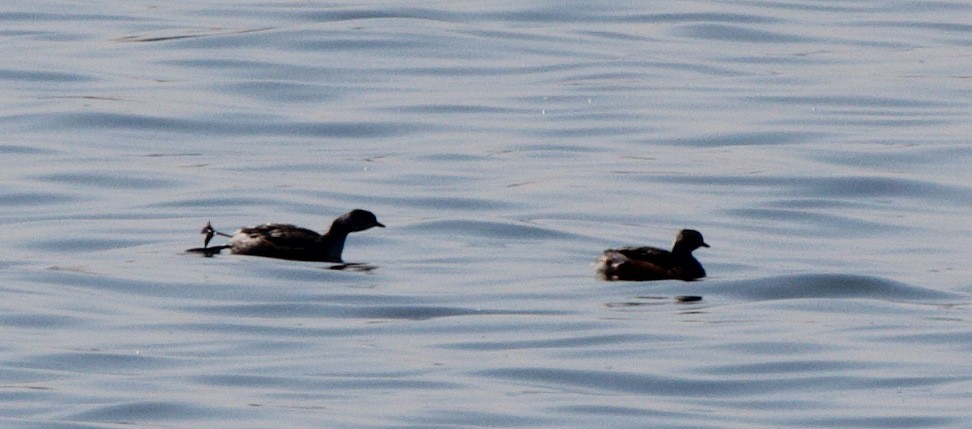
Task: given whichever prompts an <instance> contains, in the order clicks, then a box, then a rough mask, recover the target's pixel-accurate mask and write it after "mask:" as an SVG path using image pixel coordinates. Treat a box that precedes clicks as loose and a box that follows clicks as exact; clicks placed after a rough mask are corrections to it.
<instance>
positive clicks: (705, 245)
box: [700, 241, 709, 247]
mask: <svg viewBox="0 0 972 429" xmlns="http://www.w3.org/2000/svg"><path fill="white" fill-rule="evenodd" d="M700 246H702V247H709V245H708V244H705V242H704V241H703V242H702V244H701V245H700Z"/></svg>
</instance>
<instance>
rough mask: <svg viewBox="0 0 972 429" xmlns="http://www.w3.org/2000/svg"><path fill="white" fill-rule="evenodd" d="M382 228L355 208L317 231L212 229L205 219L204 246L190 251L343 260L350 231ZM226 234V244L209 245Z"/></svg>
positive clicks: (270, 225)
mask: <svg viewBox="0 0 972 429" xmlns="http://www.w3.org/2000/svg"><path fill="white" fill-rule="evenodd" d="M376 226H377V227H380V228H384V227H385V225H382V224H381V222H378V218H377V217H376V216H375V214H374V213H372V212H369V211H367V210H361V209H355V210H351V211H350V212H347V213H345V214H343V215H341V216H339V217H338V218H337V219H334V222H333V223H332V224H331V228H330V229H329V230H328V231H327V232H326V233H324V234H323V235H322V234H318V233H316V232H314V231H311V230H309V229H306V228H300V227H297V226H294V225H288V224H281V223H267V224H263V225H258V226H254V227H250V228H240V229H239V230H237V231H236V232H234V233H233V234H226V233H222V232H219V231H216V230H215V229H213V226H212V224H211V223H209V222H207V223H206V226H205V227H203V229H202V231H200V233H201V234H203V235H204V236H205V237H204V238H203V247H197V248H194V249H189V250H188V251H190V252H197V253H203V254H205V255H207V256H212V255H215V254H217V253H219V252H220V251H221V250H223V249H230V252H232V253H234V254H237V255H253V256H264V257H267V258H278V259H291V260H297V261H319V262H342V260H341V253H342V252H343V251H344V241H345V239H347V237H348V234H350V233H352V232H359V231H364V230H366V229H370V228H372V227H376ZM217 235H219V236H223V237H229V239H230V240H229V244H227V245H223V246H213V247H209V241H210V240H212V239H213V237H214V236H217Z"/></svg>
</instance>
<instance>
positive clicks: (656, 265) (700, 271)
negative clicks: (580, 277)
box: [596, 229, 709, 281]
mask: <svg viewBox="0 0 972 429" xmlns="http://www.w3.org/2000/svg"><path fill="white" fill-rule="evenodd" d="M699 247H709V245H708V244H706V243H705V240H703V239H702V234H701V233H699V232H698V231H696V230H694V229H683V230H681V231H679V232H678V235H676V236H675V244H674V245H673V246H672V251H671V252H669V251H667V250H663V249H659V248H657V247H625V248H621V249H608V250H605V251H604V253H603V254H602V255H601V257H600V258H598V259H597V262H596V266H597V273H598V275H599V276H600V277H601V278H603V279H605V280H635V281H647V280H669V279H675V280H686V281H688V280H695V279H700V278H702V277H705V269H704V268H702V264H700V263H699V261H698V260H696V259H695V257H694V256H692V251H693V250H695V249H698V248H699Z"/></svg>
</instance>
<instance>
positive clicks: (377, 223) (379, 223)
mask: <svg viewBox="0 0 972 429" xmlns="http://www.w3.org/2000/svg"><path fill="white" fill-rule="evenodd" d="M375 226H380V227H382V228H384V227H385V225H382V224H381V222H375Z"/></svg>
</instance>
